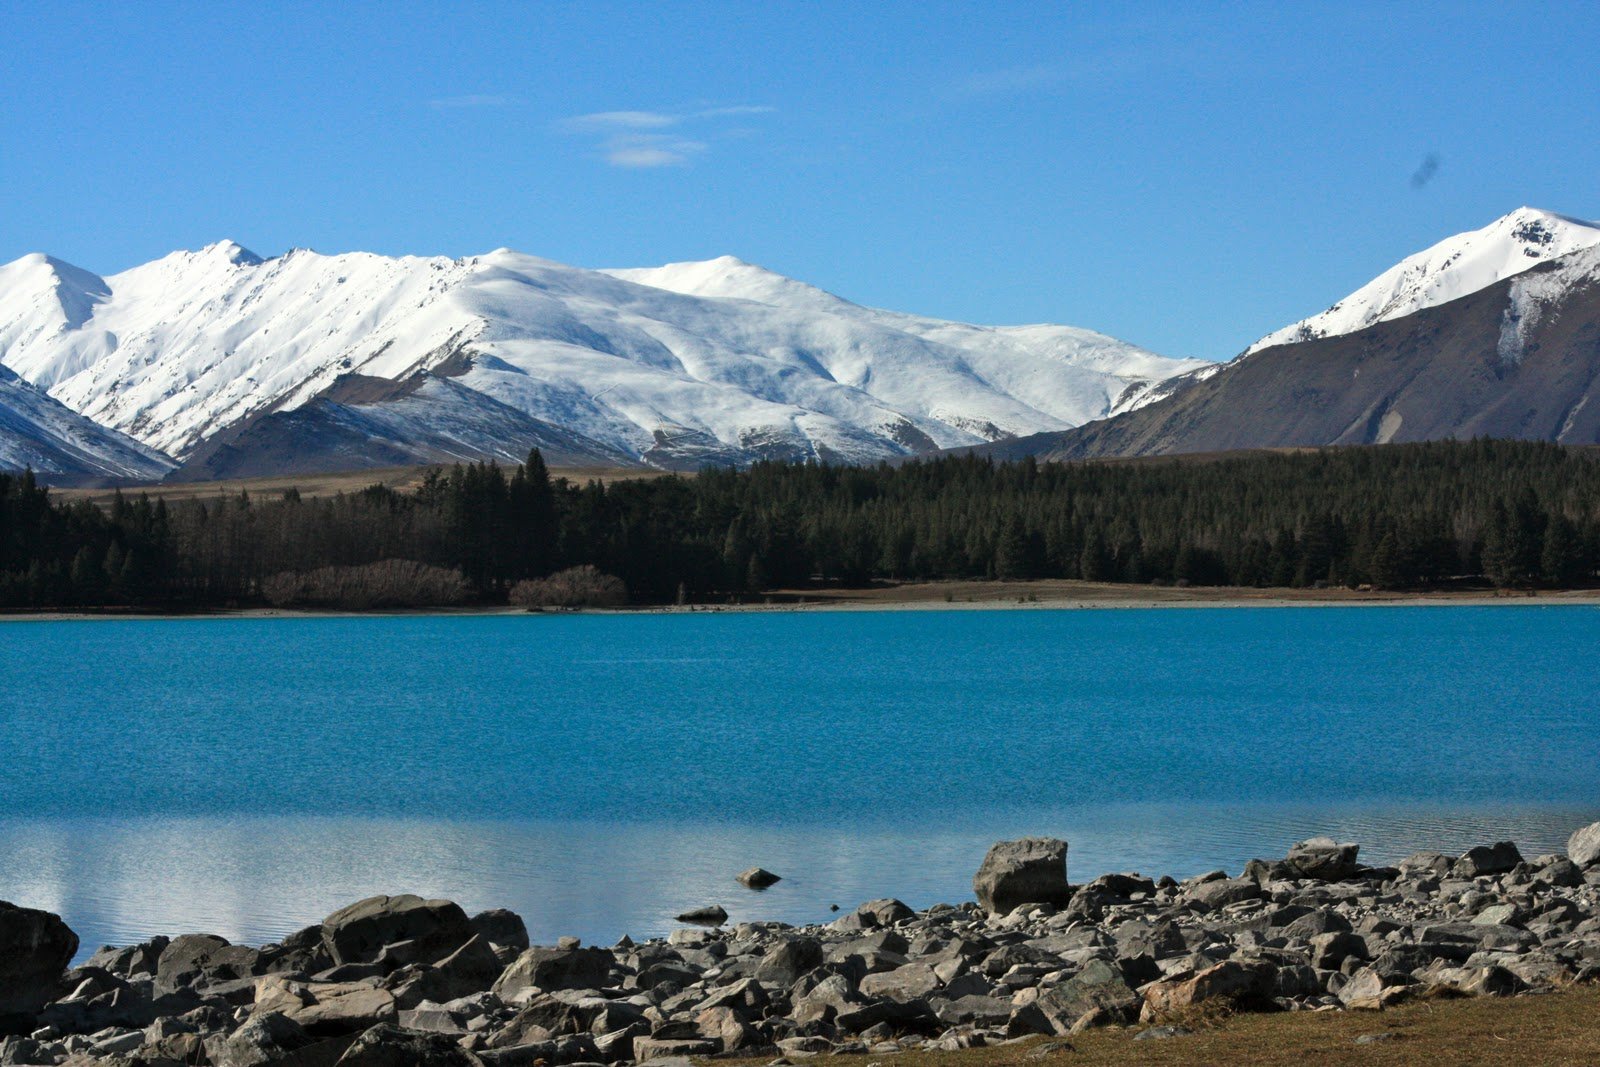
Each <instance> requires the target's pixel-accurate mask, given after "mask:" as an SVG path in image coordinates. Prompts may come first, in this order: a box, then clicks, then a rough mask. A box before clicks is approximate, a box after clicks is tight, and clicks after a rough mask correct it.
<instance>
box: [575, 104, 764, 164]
mask: <svg viewBox="0 0 1600 1067" xmlns="http://www.w3.org/2000/svg"><path fill="white" fill-rule="evenodd" d="M776 111H777V109H776V108H773V107H767V106H766V105H763V104H732V105H728V106H724V107H710V108H701V109H699V110H696V111H650V110H643V109H640V110H621V111H594V112H590V113H589V114H586V115H573V116H571V117H570V118H565V119H562V120H560V121H559V122H558V123H557V127H558V128H559V129H562V130H565V131H566V132H568V133H572V134H577V135H587V136H590V137H594V138H596V139H597V142H596V148H597V149H598V150H599V153H600V158H602V159H604V160H605V162H606V163H607V164H609V165H610V166H613V167H622V168H625V169H629V170H650V169H655V168H661V167H686V166H689V164H690V163H691V162H692V161H693V160H694V158H695V157H696V156H699V155H702V154H704V153H705V152H707V151H708V150H709V149H710V147H711V144H710V142H712V141H716V140H727V139H728V138H730V137H744V136H749V135H751V134H752V133H753V132H754V130H753V129H752V128H751V127H749V126H748V125H740V126H729V125H727V123H726V122H724V121H722V120H726V119H734V118H739V119H749V118H753V117H756V116H761V115H770V114H773V113H774V112H776ZM689 126H693V127H697V129H695V130H694V131H692V132H693V135H692V136H691V131H690V130H687V129H686V130H684V132H683V133H681V134H679V133H667V132H665V131H667V130H672V129H676V128H679V127H689Z"/></svg>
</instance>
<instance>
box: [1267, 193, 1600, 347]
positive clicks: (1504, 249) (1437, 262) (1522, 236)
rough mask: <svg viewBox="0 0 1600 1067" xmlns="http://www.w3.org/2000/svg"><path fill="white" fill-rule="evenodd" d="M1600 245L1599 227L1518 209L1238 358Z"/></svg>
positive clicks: (1356, 326) (1391, 314)
mask: <svg viewBox="0 0 1600 1067" xmlns="http://www.w3.org/2000/svg"><path fill="white" fill-rule="evenodd" d="M1595 245H1600V223H1593V222H1584V221H1583V220H1581V219H1574V218H1568V217H1567V216H1565V215H1557V214H1554V213H1552V212H1549V211H1539V210H1537V209H1535V208H1530V207H1523V208H1518V209H1517V210H1516V211H1513V212H1511V214H1509V215H1505V216H1502V217H1501V218H1498V219H1496V220H1495V221H1494V222H1491V223H1490V224H1489V225H1487V226H1485V227H1484V228H1483V229H1481V230H1472V231H1470V232H1468V233H1458V234H1456V235H1455V236H1454V237H1447V238H1445V239H1444V240H1443V241H1440V242H1439V243H1438V244H1436V245H1434V246H1433V247H1432V248H1428V249H1425V250H1424V251H1421V252H1418V253H1417V254H1416V255H1413V256H1407V257H1406V258H1405V259H1402V260H1401V261H1400V262H1399V263H1396V264H1395V265H1394V266H1393V267H1391V268H1389V269H1388V270H1386V271H1384V272H1383V273H1382V274H1380V275H1378V276H1377V277H1376V278H1374V279H1372V281H1370V282H1368V283H1367V284H1366V285H1363V286H1362V287H1361V288H1360V289H1357V290H1356V291H1355V292H1353V293H1351V294H1350V295H1349V296H1347V297H1345V298H1344V299H1343V300H1341V301H1339V302H1338V303H1337V304H1334V305H1333V306H1332V307H1330V308H1329V309H1328V310H1326V311H1323V312H1321V313H1320V314H1316V315H1313V316H1311V317H1310V318H1309V319H1302V320H1301V321H1299V322H1296V323H1292V324H1291V325H1288V326H1285V327H1284V328H1283V329H1281V330H1274V331H1273V332H1272V333H1269V334H1267V336H1265V337H1263V338H1262V339H1261V340H1259V341H1257V342H1256V343H1255V344H1253V345H1251V346H1250V347H1249V348H1248V349H1247V350H1246V353H1245V354H1246V355H1249V354H1251V353H1254V352H1258V351H1260V350H1261V349H1263V348H1271V347H1272V346H1273V345H1281V344H1292V343H1294V342H1297V341H1311V340H1315V339H1317V338H1319V337H1333V336H1336V335H1339V334H1347V333H1354V332H1355V331H1357V330H1360V329H1364V328H1366V327H1368V326H1371V325H1372V324H1373V323H1375V322H1384V321H1386V320H1389V319H1398V318H1401V317H1403V316H1406V315H1410V314H1411V313H1413V312H1415V311H1420V310H1422V309H1423V308H1429V307H1435V306H1437V305H1439V304H1444V303H1448V302H1449V301H1451V300H1455V299H1457V298H1458V297H1463V296H1466V295H1467V294H1468V293H1475V292H1477V291H1478V290H1480V289H1484V288H1487V287H1488V286H1490V285H1493V284H1494V283H1495V282H1498V281H1500V280H1501V279H1503V278H1509V277H1511V276H1512V275H1514V274H1520V273H1521V272H1523V271H1525V270H1527V269H1528V268H1530V267H1533V266H1536V265H1537V264H1539V263H1543V262H1545V261H1547V260H1551V259H1558V258H1560V257H1562V256H1565V255H1567V254H1569V253H1571V252H1576V251H1579V250H1581V249H1585V248H1591V247H1593V246H1595Z"/></svg>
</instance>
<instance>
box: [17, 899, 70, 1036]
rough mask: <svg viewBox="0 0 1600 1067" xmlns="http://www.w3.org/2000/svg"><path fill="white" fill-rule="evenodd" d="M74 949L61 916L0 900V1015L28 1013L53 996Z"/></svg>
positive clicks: (35, 1010) (68, 930)
mask: <svg viewBox="0 0 1600 1067" xmlns="http://www.w3.org/2000/svg"><path fill="white" fill-rule="evenodd" d="M77 951H78V935H77V934H75V933H73V932H72V929H71V928H70V927H69V926H67V924H66V923H64V922H62V921H61V916H59V915H54V914H52V913H50V912H48V911H38V910H36V909H34V908H19V907H17V906H16V905H15V904H10V903H7V902H6V901H0V1015H10V1014H19V1015H31V1014H33V1013H34V1012H37V1011H38V1010H39V1009H40V1008H42V1007H44V1005H45V1004H46V1003H47V1002H48V1001H50V1000H52V999H54V998H55V996H56V992H57V986H59V985H60V984H61V976H62V974H63V973H64V972H65V971H66V969H67V964H68V963H70V962H71V961H72V957H73V954H74V953H76V952H77Z"/></svg>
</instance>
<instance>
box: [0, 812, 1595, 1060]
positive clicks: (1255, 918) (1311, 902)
mask: <svg viewBox="0 0 1600 1067" xmlns="http://www.w3.org/2000/svg"><path fill="white" fill-rule="evenodd" d="M1358 855H1359V850H1358V848H1357V846H1356V845H1354V844H1341V843H1338V842H1335V841H1333V840H1331V839H1327V838H1316V839H1312V840H1309V841H1303V842H1300V843H1299V844H1296V845H1295V846H1293V847H1292V848H1291V849H1290V850H1289V851H1288V854H1287V855H1286V856H1285V857H1284V858H1283V859H1279V860H1254V861H1252V862H1251V863H1250V864H1248V865H1247V866H1246V867H1245V869H1244V871H1243V872H1242V873H1241V874H1240V875H1239V876H1238V877H1229V876H1228V875H1227V874H1226V873H1225V872H1222V871H1216V872H1213V873H1210V874H1205V875H1201V876H1198V877H1195V878H1190V879H1187V880H1184V881H1181V882H1180V881H1176V880H1174V879H1171V878H1162V879H1160V880H1159V881H1153V880H1151V879H1149V878H1145V877H1141V876H1140V875H1137V874H1108V875H1104V876H1101V877H1099V878H1096V879H1095V880H1093V881H1091V882H1088V883H1087V884H1082V885H1071V884H1069V883H1068V881H1067V869H1066V856H1067V845H1066V843H1065V842H1063V841H1058V840H1054V839H1048V838H1028V839H1024V840H1021V841H1009V842H1000V843H998V844H996V845H995V846H994V847H993V848H992V849H991V850H990V851H989V854H988V856H987V857H985V859H984V861H983V864H982V866H981V868H980V869H979V871H978V873H977V875H976V876H975V878H974V880H973V888H974V891H975V895H976V897H977V901H976V902H969V903H965V904H961V905H948V904H940V905H935V906H934V907H931V908H929V909H927V910H926V911H922V912H917V911H914V910H912V909H911V908H909V907H907V906H906V905H905V904H902V903H901V902H899V901H897V900H887V899H886V900H875V901H870V902H868V903H866V904H863V905H861V906H860V907H859V908H857V909H855V910H854V911H852V912H849V913H847V914H845V915H843V916H842V917H840V918H838V919H836V920H835V921H833V922H830V923H828V924H826V925H817V926H805V927H793V926H788V925H785V924H781V923H741V924H738V925H736V926H732V927H727V926H720V925H717V926H712V925H707V926H703V927H685V928H684V929H680V930H677V931H675V932H674V933H673V934H672V935H671V936H670V937H668V938H666V939H664V940H651V941H645V942H640V943H635V942H633V941H632V940H630V939H627V938H624V939H623V940H622V941H620V942H619V943H617V944H616V945H613V946H610V947H606V948H602V947H594V946H583V945H580V944H579V943H578V942H577V941H576V939H571V938H568V939H563V940H562V941H561V942H559V943H558V944H556V945H554V946H538V947H534V946H530V945H529V943H528V935H527V931H526V929H525V927H524V925H523V923H522V920H521V919H520V918H518V917H517V916H516V915H514V914H512V913H510V912H507V911H488V912H483V913H481V914H478V915H474V916H470V917H469V916H468V915H467V914H466V913H465V912H464V911H463V910H462V909H461V908H460V907H458V906H457V905H455V904H453V903H451V902H449V901H444V900H423V899H421V898H419V897H415V896H393V897H373V898H370V899H368V900H363V901H360V902H358V903H355V904H352V905H350V906H349V907H347V908H343V909H341V910H339V911H337V912H335V913H334V914H332V915H330V916H328V918H327V919H326V920H324V921H323V922H322V923H320V924H318V925H316V926H311V927H308V928H306V929H304V930H302V931H300V932H298V933H296V934H293V935H292V936H290V937H287V938H285V939H284V940H283V942H282V943H280V944H273V945H263V946H261V947H259V948H247V947H244V946H240V945H231V944H229V943H228V942H227V941H225V940H223V939H222V938H220V937H215V936H212V935H208V934H186V935H183V936H180V937H175V938H171V939H168V938H165V937H161V938H155V939H152V940H150V941H147V942H144V943H142V944H138V945H132V946H128V947H124V948H109V947H108V948H103V949H101V950H100V951H99V952H96V953H95V954H94V956H93V957H92V958H90V959H89V960H88V961H87V962H86V963H84V964H82V965H80V966H77V967H73V968H71V969H70V970H69V969H67V964H68V963H69V961H70V960H71V959H72V958H73V957H74V956H75V955H76V953H77V950H78V939H77V936H76V935H75V934H73V932H72V931H71V930H70V929H69V928H68V927H67V926H66V924H64V923H63V922H62V921H61V920H60V918H58V917H57V916H55V915H51V914H49V913H47V912H42V911H34V910H30V909H26V908H18V907H15V906H13V905H10V904H4V903H0V1035H5V1036H3V1037H0V1064H50V1065H56V1064H85V1065H87V1064H118V1065H151V1067H154V1065H167V1064H172V1065H178V1064H183V1065H203V1064H209V1065H212V1067H255V1065H259V1064H273V1065H283V1067H325V1065H326V1067H333V1065H336V1064H338V1065H344V1067H394V1065H400V1064H426V1065H435V1064H437V1065H478V1064H482V1065H488V1067H497V1065H499V1067H524V1065H527V1067H533V1065H541V1067H542V1065H570V1064H591V1063H593V1064H619V1063H628V1062H635V1061H636V1062H648V1061H660V1060H665V1059H674V1058H682V1057H691V1056H692V1057H713V1056H740V1057H766V1058H770V1059H772V1060H774V1061H777V1062H796V1061H798V1060H800V1059H803V1058H808V1057H813V1056H817V1055H822V1054H838V1053H848V1052H866V1053H871V1054H872V1055H874V1056H886V1055H892V1054H894V1053H897V1052H901V1051H906V1050H910V1049H915V1048H922V1049H960V1048H971V1047H978V1046H983V1045H992V1044H997V1043H1001V1042H1006V1041H1011V1040H1017V1039H1021V1038H1027V1037H1031V1036H1034V1035H1067V1034H1072V1033H1075V1032H1078V1031H1081V1030H1083V1029H1085V1028H1088V1027H1095V1026H1107V1025H1118V1026H1132V1027H1136V1028H1137V1029H1138V1034H1137V1035H1136V1036H1148V1037H1152V1038H1161V1037H1176V1038H1180V1039H1181V1037H1182V1035H1183V1034H1184V1033H1185V1030H1184V1027H1183V1023H1184V1022H1185V1021H1189V1020H1191V1019H1192V1018H1193V1016H1194V1015H1195V1013H1205V1012H1209V1011H1214V1010H1226V1011H1308V1010H1310V1011H1320V1010H1340V1009H1381V1008H1384V1007H1386V1006H1389V1005H1391V1004H1395V1003H1397V1002H1399V1001H1402V1000H1404V999H1407V998H1411V997H1417V996H1425V995H1435V996H1437V995H1448V996H1504V995H1511V994H1518V993H1526V992H1538V991H1545V990H1551V989H1555V988H1558V987H1560V986H1563V985H1566V984H1568V983H1571V982H1574V981H1591V980H1594V979H1596V978H1600V823H1597V824H1595V825H1592V826H1589V827H1585V828H1584V829H1582V830H1579V831H1578V832H1577V833H1575V834H1573V836H1572V838H1571V840H1570V841H1569V843H1568V849H1567V854H1566V855H1548V856H1539V857H1535V858H1531V859H1530V858H1525V857H1523V856H1522V855H1521V854H1520V852H1519V851H1518V849H1517V847H1516V846H1515V845H1514V844H1512V843H1510V842H1500V843H1496V844H1486V845H1483V846H1479V847H1477V848H1473V849H1471V850H1469V851H1468V852H1467V853H1465V854H1464V855H1461V856H1445V855H1441V854H1439V853H1435V852H1421V853H1417V854H1416V855H1413V856H1411V857H1409V858H1407V859H1406V860H1404V861H1403V862H1401V863H1400V864H1399V865H1398V866H1396V867H1365V866H1362V865H1361V864H1360V862H1359V861H1358V858H1357V857H1358ZM756 873H757V872H755V871H751V872H746V874H745V876H741V878H747V876H751V875H754V874H756ZM759 874H760V875H762V876H765V877H767V878H775V877H776V876H774V875H771V874H770V872H765V871H761V872H759ZM757 880H760V879H757ZM704 911H705V913H706V916H707V920H706V921H707V922H708V923H713V922H715V921H716V915H717V914H718V913H719V912H720V911H721V909H720V908H718V907H716V906H715V905H707V908H706V909H704Z"/></svg>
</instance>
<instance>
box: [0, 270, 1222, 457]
mask: <svg viewBox="0 0 1600 1067" xmlns="http://www.w3.org/2000/svg"><path fill="white" fill-rule="evenodd" d="M0 364H3V365H5V366H7V367H9V368H10V369H11V370H13V371H14V372H16V374H18V375H19V376H20V377H22V378H23V379H26V380H27V381H28V382H29V383H31V384H33V385H34V386H36V387H37V388H38V389H40V390H43V391H45V392H47V393H48V394H49V395H50V396H51V397H53V398H54V399H55V400H58V401H60V402H61V403H62V404H64V405H65V406H66V407H68V408H70V409H72V411H74V412H76V413H78V414H79V415H81V416H83V417H84V418H85V419H87V420H90V421H91V422H92V423H93V424H95V425H96V426H98V427H102V428H105V429H107V430H110V431H115V432H116V433H117V434H120V435H125V436H126V437H128V438H132V439H133V440H135V441H137V442H139V443H140V444H142V445H144V446H145V447H146V448H148V449H153V450H156V451H157V452H159V453H161V454H162V455H165V456H167V457H170V458H171V459H172V460H173V461H175V462H176V463H178V464H181V467H180V469H179V470H178V472H177V475H176V476H177V477H180V478H183V477H188V478H206V477H222V476H233V475H244V474H267V473H281V472H299V471H313V470H334V469H352V468H360V467H371V466H387V465H392V464H399V463H418V462H430V461H438V460H453V459H490V458H492V459H500V460H520V459H521V458H522V457H523V456H525V455H526V454H527V452H528V449H529V448H531V447H534V446H538V447H540V448H541V449H543V450H545V453H546V455H547V457H548V458H549V459H550V461H551V462H553V463H557V464H562V465H578V466H597V465H599V466H612V467H615V466H621V467H627V466H655V467H665V468H693V467H698V466H701V465H704V464H706V463H735V464H737V463H745V462H749V461H751V460H755V459H760V458H781V459H819V460H830V461H837V462H848V463H861V462H872V461H877V460H884V459H895V458H900V457H904V456H908V455H915V454H922V453H929V452H935V451H938V450H940V449H946V448H951V447H958V446H962V445H972V444H980V443H984V442H987V441H993V440H998V439H1003V438H1008V437H1014V436H1019V435H1026V434H1033V433H1039V432H1044V431H1049V430H1059V429H1065V428H1069V427H1072V426H1076V425H1079V424H1081V423H1083V422H1085V421H1087V420H1090V419H1094V418H1099V417H1102V416H1105V415H1107V414H1109V413H1111V412H1113V411H1114V410H1118V408H1117V405H1118V403H1119V401H1122V400H1124V398H1127V400H1128V403H1129V404H1132V403H1133V402H1134V401H1133V399H1132V398H1133V397H1135V396H1137V395H1140V394H1141V393H1142V392H1143V390H1144V389H1145V387H1147V386H1148V385H1150V384H1151V383H1153V382H1157V381H1160V380H1164V379H1166V378H1169V377H1171V376H1173V375H1174V374H1179V373H1183V372H1185V371H1188V370H1191V369H1194V368H1196V367H1199V366H1202V365H1203V364H1202V363H1201V362H1200V361H1196V360H1188V361H1184V360H1172V359H1165V358H1163V357H1160V356H1157V355H1155V354H1153V353H1150V352H1146V351H1144V350H1142V349H1140V348H1137V347H1135V346H1133V345H1130V344H1126V343H1124V342H1121V341H1117V340H1115V339H1113V338H1110V337H1107V336H1104V335H1102V334H1097V333H1094V332H1092V331H1088V330H1081V329H1075V328H1072V327H1066V326H1021V327H985V326H971V325H966V324H962V323H954V322H945V321H940V320H936V319H928V318H921V317H917V316H913V315H903V314H898V313H895V312H889V311H880V310H876V309H872V308H866V307H861V306H859V305H856V304H852V303H850V302H849V301H847V300H843V299H841V298H839V297H836V296H833V295H831V294H829V293H826V292H823V291H822V290H820V289H816V288H814V287H812V286H809V285H806V284H804V283H802V282H798V281H795V280H793V279H790V278H785V277H782V276H781V275H777V274H774V273H772V272H770V271H766V270H763V269H762V268H760V267H756V266H752V265H750V264H747V263H744V262H741V261H739V260H736V259H732V258H723V259H717V260H711V261H709V262H704V263H680V264H671V265H668V266H664V267H657V268H649V269H641V270H617V271H595V270H585V269H580V268H575V267H568V266H563V265H561V264H558V263H553V262H550V261H548V260H543V259H537V258H535V257H532V256H526V255H522V254H520V253H516V252H512V251H509V250H506V249H501V250H498V251H495V252H491V253H488V254H487V255H482V256H473V257H469V258H465V259H445V258H420V257H409V256H408V257H399V258H389V257H384V256H378V255H371V254H367V253H350V254H345V255H335V256H327V255H320V254H318V253H315V252H310V251H306V250H295V251H291V252H289V253H287V254H285V255H283V256H279V257H277V258H274V259H262V258H261V257H259V256H256V255H254V254H253V253H251V252H249V251H247V250H245V249H244V248H242V247H240V246H239V245H237V244H235V243H232V242H221V243H218V244H214V245H211V246H208V247H207V248H204V249H202V250H200V251H198V252H177V253H173V254H172V255H169V256H166V257H164V258H162V259H159V260H156V261H155V262H152V263H147V264H144V265H143V266H139V267H135V268H133V269H131V270H128V271H124V272H122V273H120V274H113V275H110V276H107V277H103V278H102V277H100V276H98V275H95V274H92V273H89V272H88V271H85V270H82V269H80V268H77V267H74V266H72V265H70V264H67V263H64V262H62V261H60V260H58V259H54V258H51V257H49V256H44V255H31V256H26V257H23V258H22V259H20V260H17V261H15V262H13V263H10V264H7V265H6V266H4V267H0ZM85 432H87V430H85ZM50 469H55V470H59V471H60V473H62V474H73V473H99V472H98V471H79V470H75V469H74V468H73V467H72V466H70V465H66V464H57V465H56V466H55V467H54V468H50Z"/></svg>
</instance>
